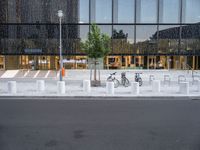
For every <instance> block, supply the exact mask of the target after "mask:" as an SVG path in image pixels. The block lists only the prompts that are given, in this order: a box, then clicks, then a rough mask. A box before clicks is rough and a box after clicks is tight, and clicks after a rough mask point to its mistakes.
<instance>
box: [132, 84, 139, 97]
mask: <svg viewBox="0 0 200 150" xmlns="http://www.w3.org/2000/svg"><path fill="white" fill-rule="evenodd" d="M139 88H140V87H139V83H138V82H131V93H132V94H135V95H138V94H139V93H140V89H139Z"/></svg>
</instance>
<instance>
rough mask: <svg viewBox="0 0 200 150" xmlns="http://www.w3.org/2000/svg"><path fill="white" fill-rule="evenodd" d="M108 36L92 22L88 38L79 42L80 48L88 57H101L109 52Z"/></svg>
mask: <svg viewBox="0 0 200 150" xmlns="http://www.w3.org/2000/svg"><path fill="white" fill-rule="evenodd" d="M110 42H111V40H110V37H109V36H108V35H106V34H102V33H101V31H100V29H99V28H98V26H97V25H95V24H92V26H91V32H90V33H88V39H87V40H86V41H85V42H84V43H81V49H82V51H83V52H85V53H86V54H87V55H88V57H89V58H93V59H98V58H102V57H104V56H106V55H108V53H109V52H110V50H111V49H110Z"/></svg>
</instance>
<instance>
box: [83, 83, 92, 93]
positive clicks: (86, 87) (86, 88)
mask: <svg viewBox="0 0 200 150" xmlns="http://www.w3.org/2000/svg"><path fill="white" fill-rule="evenodd" d="M83 92H86V93H90V92H91V84H90V80H84V81H83Z"/></svg>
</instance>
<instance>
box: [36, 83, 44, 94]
mask: <svg viewBox="0 0 200 150" xmlns="http://www.w3.org/2000/svg"><path fill="white" fill-rule="evenodd" d="M36 84H37V86H36V88H37V91H38V92H44V91H45V82H44V80H37V81H36Z"/></svg>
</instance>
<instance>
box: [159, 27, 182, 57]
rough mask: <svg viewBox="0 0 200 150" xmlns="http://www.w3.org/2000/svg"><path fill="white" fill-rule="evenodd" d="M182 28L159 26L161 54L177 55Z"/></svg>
mask: <svg viewBox="0 0 200 150" xmlns="http://www.w3.org/2000/svg"><path fill="white" fill-rule="evenodd" d="M179 36H180V27H179V26H176V25H160V26H159V32H158V37H159V42H158V49H159V53H163V54H165V53H177V52H178V45H179Z"/></svg>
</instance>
